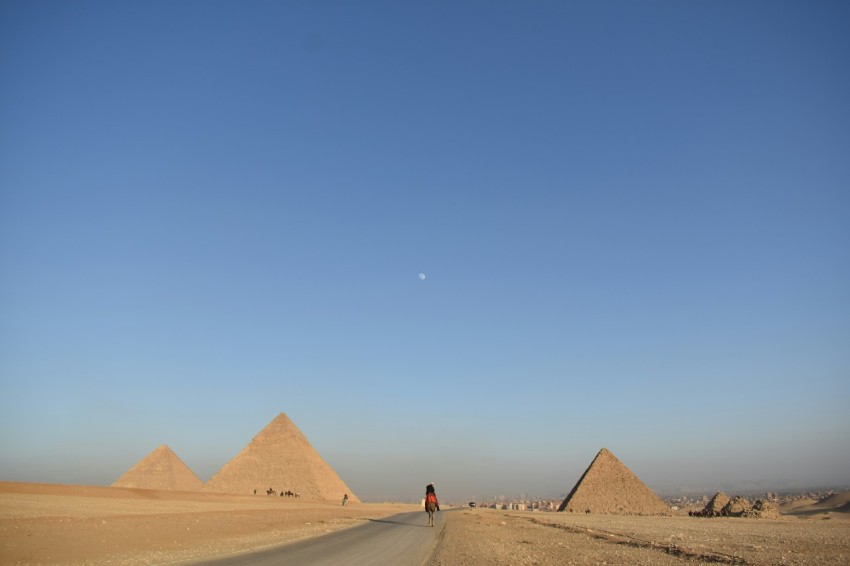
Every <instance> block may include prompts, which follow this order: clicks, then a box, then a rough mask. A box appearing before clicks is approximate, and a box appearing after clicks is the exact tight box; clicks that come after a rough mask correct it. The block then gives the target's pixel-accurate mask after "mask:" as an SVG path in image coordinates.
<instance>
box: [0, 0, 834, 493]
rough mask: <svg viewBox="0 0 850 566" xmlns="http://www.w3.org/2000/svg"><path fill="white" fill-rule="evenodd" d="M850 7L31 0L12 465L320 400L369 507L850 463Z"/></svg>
mask: <svg viewBox="0 0 850 566" xmlns="http://www.w3.org/2000/svg"><path fill="white" fill-rule="evenodd" d="M848 24H850V8H848V6H847V4H845V3H843V2H790V3H789V2H576V3H566V2H465V3H456V2H433V3H425V4H422V3H398V2H385V3H384V2H365V3H349V2H311V3H292V2H256V1H255V2H239V3H237V2H190V1H187V2H176V3H175V2H103V3H100V2H74V3H67V2H4V3H3V4H2V5H0V85H2V87H0V313H2V315H0V384H2V391H3V395H2V397H0V432H2V434H1V435H0V453H2V454H3V458H2V460H0V479H5V480H25V481H46V482H58V483H84V484H108V483H111V482H112V481H114V480H115V479H116V478H117V477H118V476H120V475H121V474H122V473H123V472H124V471H126V469H128V468H129V467H130V466H131V465H133V464H134V463H135V462H136V461H138V460H139V459H141V458H142V457H143V456H144V455H146V454H147V453H148V452H150V451H151V450H153V449H154V448H155V447H156V446H158V445H159V444H168V445H170V446H171V447H172V448H173V449H174V450H175V451H176V452H177V453H178V455H180V456H181V458H183V459H184V461H186V463H187V464H189V466H190V467H192V468H193V469H194V470H195V471H196V473H197V474H198V475H199V476H200V477H201V479H204V480H206V479H208V478H209V477H210V476H211V475H212V474H213V473H214V472H215V471H217V470H218V468H220V467H221V466H222V465H223V464H224V463H225V462H226V461H227V460H228V459H229V458H231V457H232V456H233V455H235V454H236V453H237V452H238V451H239V450H240V449H241V448H242V447H244V445H245V444H247V443H248V442H249V441H250V439H251V438H252V437H253V435H254V434H256V433H257V432H258V431H259V430H260V429H261V428H262V427H264V426H265V425H266V424H267V423H268V422H269V421H271V420H272V419H273V418H274V417H275V416H276V415H277V414H278V413H279V412H286V413H287V414H289V415H290V417H291V418H292V419H293V420H294V421H295V423H296V424H298V426H299V427H300V428H301V429H302V431H303V432H304V433H305V434H306V435H307V437H308V438H309V439H310V440H311V442H312V443H313V445H314V446H315V447H316V448H317V449H318V450H319V452H320V453H321V454H322V455H323V456H324V457H325V459H327V460H328V461H329V462H330V463H331V464H332V465H333V466H334V468H335V469H337V471H338V472H339V473H340V475H341V476H342V477H343V479H345V480H346V481H347V482H348V484H349V485H350V486H351V488H352V489H353V490H354V491H355V492H356V493H358V494H360V495H361V496H363V497H364V498H366V499H370V498H371V499H381V498H403V497H407V496H408V494H412V495H410V497H411V498H414V497H417V496H418V493H419V491H421V486H422V485H423V484H424V483H426V482H427V481H434V482H436V483H437V484H438V485H439V486H440V488H441V491H442V493H443V494H444V495H445V496H451V497H471V496H478V495H487V494H494V493H506V494H511V493H519V492H526V493H535V494H540V495H551V496H555V495H558V494H563V493H565V492H566V491H568V490H569V489H570V488H571V487H572V484H573V483H574V482H575V481H576V480H577V479H578V477H579V475H580V474H581V473H582V471H583V470H584V468H585V467H586V466H587V464H588V463H589V462H590V460H591V459H592V458H593V456H594V455H595V454H596V451H598V449H599V448H601V447H603V446H606V447H608V448H609V449H611V450H612V451H613V452H614V453H615V454H616V455H617V456H619V457H620V458H621V459H622V460H623V461H624V462H625V463H626V464H627V465H629V466H630V467H632V469H633V470H634V471H635V472H636V473H638V475H639V476H640V477H641V478H642V479H644V480H645V481H646V483H648V484H649V485H650V486H652V487H654V488H656V489H659V490H663V489H667V488H672V487H675V486H713V485H720V484H724V485H728V484H738V485H745V484H746V485H752V484H759V485H761V484H765V485H772V486H775V485H780V484H781V485H790V484H805V485H812V484H825V483H850V476H848V470H850V450H847V448H848V445H847V440H846V439H847V438H849V437H850V418H848V417H847V413H846V405H847V401H848V399H849V398H850V379H848V378H850V316H848V313H850V222H848V215H850V159H848V156H850V105H848V103H847V101H848V100H850V73H848V67H847V57H848V54H850V35H848V34H847V33H846V30H847V29H848ZM419 273H425V274H426V275H427V277H426V279H424V280H420V278H419V277H418V274H419ZM426 454H431V455H432V456H426Z"/></svg>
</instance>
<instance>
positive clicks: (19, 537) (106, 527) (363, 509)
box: [0, 482, 418, 565]
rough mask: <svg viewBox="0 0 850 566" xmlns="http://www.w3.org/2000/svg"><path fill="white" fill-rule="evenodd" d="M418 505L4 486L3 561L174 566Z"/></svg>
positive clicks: (0, 501)
mask: <svg viewBox="0 0 850 566" xmlns="http://www.w3.org/2000/svg"><path fill="white" fill-rule="evenodd" d="M417 509H418V506H411V505H398V504H348V505H346V506H345V507H342V505H340V504H339V503H329V502H322V501H305V500H302V499H291V498H286V497H267V496H265V495H256V496H253V495H247V496H241V495H222V494H211V493H195V492H169V491H155V490H143V489H126V488H112V487H87V486H63V485H52V484H29V483H11V482H0V564H107V565H108V564H168V563H174V562H184V561H193V560H199V559H204V558H211V557H220V556H224V555H228V554H234V553H238V552H243V551H247V550H255V549H259V548H263V547H267V546H274V545H280V544H284V543H287V542H292V541H296V540H301V539H304V538H308V537H313V536H318V535H322V534H325V533H328V532H332V531H336V530H339V529H344V528H347V527H351V526H355V525H358V524H361V523H362V522H363V521H365V520H367V519H369V518H379V517H387V516H389V515H393V514H395V513H400V512H403V511H411V510H417Z"/></svg>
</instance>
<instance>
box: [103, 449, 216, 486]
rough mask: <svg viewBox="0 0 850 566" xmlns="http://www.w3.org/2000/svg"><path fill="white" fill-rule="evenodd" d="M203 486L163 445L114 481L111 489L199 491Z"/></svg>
mask: <svg viewBox="0 0 850 566" xmlns="http://www.w3.org/2000/svg"><path fill="white" fill-rule="evenodd" d="M203 485H204V482H202V481H201V480H199V479H198V476H196V475H195V472H193V471H192V470H190V469H189V466H187V465H186V464H185V463H183V460H181V459H180V458H179V457H178V456H177V454H175V453H174V451H173V450H172V449H171V448H169V447H168V446H166V445H164V444H163V445H162V446H160V447H159V448H157V449H155V450H154V451H153V452H151V453H150V454H148V455H147V456H145V457H144V458H142V460H141V461H140V462H139V463H138V464H136V465H135V466H133V467H132V468H130V469H129V470H127V472H126V473H125V474H124V475H123V476H121V477H120V478H118V479H117V480H115V482H114V483H113V484H112V487H138V488H142V489H168V490H173V491H200V489H201V488H202V487H203Z"/></svg>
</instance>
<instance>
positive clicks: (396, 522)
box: [368, 519, 432, 529]
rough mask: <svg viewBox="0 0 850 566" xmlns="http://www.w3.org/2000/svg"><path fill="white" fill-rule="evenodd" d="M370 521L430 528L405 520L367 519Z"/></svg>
mask: <svg viewBox="0 0 850 566" xmlns="http://www.w3.org/2000/svg"><path fill="white" fill-rule="evenodd" d="M368 520H369V521H370V522H372V523H389V524H391V525H404V526H406V527H424V528H426V529H430V528H432V527H429V526H428V525H420V524H419V523H409V522H406V521H388V520H386V519H368Z"/></svg>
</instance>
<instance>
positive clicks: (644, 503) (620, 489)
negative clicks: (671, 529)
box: [558, 448, 670, 515]
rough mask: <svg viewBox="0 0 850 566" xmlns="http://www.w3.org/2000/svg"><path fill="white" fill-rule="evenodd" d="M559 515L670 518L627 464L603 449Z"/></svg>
mask: <svg viewBox="0 0 850 566" xmlns="http://www.w3.org/2000/svg"><path fill="white" fill-rule="evenodd" d="M558 511H569V512H570V513H603V514H609V515H666V514H668V513H669V512H670V509H669V507H667V505H666V504H665V503H664V502H663V501H661V498H660V497H658V496H657V495H655V493H653V492H652V490H650V489H649V488H648V487H646V485H644V483H643V482H642V481H640V480H639V479H638V477H637V476H636V475H634V474H633V473H632V471H631V470H629V469H628V468H627V467H626V466H625V464H623V463H622V462H621V461H620V460H618V459H617V457H616V456H614V455H613V454H611V452H609V451H608V449H607V448H603V449H602V450H600V451H599V454H597V455H596V458H594V459H593V462H591V463H590V466H589V467H588V468H587V470H586V471H585V472H584V475H582V476H581V478H580V479H579V480H578V483H576V485H575V487H574V488H573V490H572V491H571V492H570V494H569V495H567V498H566V499H564V501H563V503H561V506H560V507H559V508H558Z"/></svg>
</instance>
